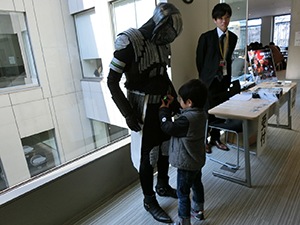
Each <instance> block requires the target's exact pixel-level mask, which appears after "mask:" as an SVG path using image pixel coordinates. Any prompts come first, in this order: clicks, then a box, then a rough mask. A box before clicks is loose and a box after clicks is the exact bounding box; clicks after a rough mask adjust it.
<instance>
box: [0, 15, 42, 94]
mask: <svg viewBox="0 0 300 225" xmlns="http://www.w3.org/2000/svg"><path fill="white" fill-rule="evenodd" d="M0 21H1V23H0V91H3V90H5V91H6V90H7V89H8V88H12V87H17V86H32V85H37V84H38V80H37V73H36V69H35V64H34V60H33V54H32V51H31V46H30V42H29V36H28V32H27V26H26V23H25V18H24V14H23V13H16V12H0Z"/></svg>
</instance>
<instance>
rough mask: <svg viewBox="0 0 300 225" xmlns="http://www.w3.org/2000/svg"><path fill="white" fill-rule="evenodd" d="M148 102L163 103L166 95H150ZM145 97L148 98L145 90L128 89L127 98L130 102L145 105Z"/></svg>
mask: <svg viewBox="0 0 300 225" xmlns="http://www.w3.org/2000/svg"><path fill="white" fill-rule="evenodd" d="M148 96H149V97H148V101H147V103H148V104H159V103H161V99H162V98H163V97H164V95H151V94H149V95H148ZM145 98H146V94H145V93H143V92H139V91H131V90H128V91H127V99H128V100H129V102H130V104H131V105H132V106H133V105H136V104H138V105H142V107H143V105H144V102H145Z"/></svg>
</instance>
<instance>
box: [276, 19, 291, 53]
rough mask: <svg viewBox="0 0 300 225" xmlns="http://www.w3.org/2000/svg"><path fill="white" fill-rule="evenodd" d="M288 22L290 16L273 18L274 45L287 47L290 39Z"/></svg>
mask: <svg viewBox="0 0 300 225" xmlns="http://www.w3.org/2000/svg"><path fill="white" fill-rule="evenodd" d="M290 21H291V15H283V16H275V17H274V22H275V26H274V38H273V42H274V43H275V45H277V46H279V47H280V48H281V47H288V45H289V38H290Z"/></svg>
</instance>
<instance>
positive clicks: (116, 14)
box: [112, 0, 155, 36]
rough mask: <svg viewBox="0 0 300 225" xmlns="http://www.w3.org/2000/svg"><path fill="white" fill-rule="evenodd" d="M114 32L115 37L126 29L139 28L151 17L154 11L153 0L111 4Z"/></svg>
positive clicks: (124, 0)
mask: <svg viewBox="0 0 300 225" xmlns="http://www.w3.org/2000/svg"><path fill="white" fill-rule="evenodd" d="M112 6H113V19H114V32H115V36H117V35H118V34H119V33H120V32H122V31H124V30H127V29H128V28H131V27H133V28H139V27H141V26H142V25H143V24H144V23H146V22H147V21H148V20H149V18H151V17H152V15H153V11H154V9H155V1H153V0H123V1H116V2H113V3H112Z"/></svg>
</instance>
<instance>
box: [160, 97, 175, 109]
mask: <svg viewBox="0 0 300 225" xmlns="http://www.w3.org/2000/svg"><path fill="white" fill-rule="evenodd" d="M173 101H174V98H173V96H172V95H167V96H166V97H164V99H161V106H160V108H163V107H167V108H169V105H170V104H171V103H172V102H173Z"/></svg>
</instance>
